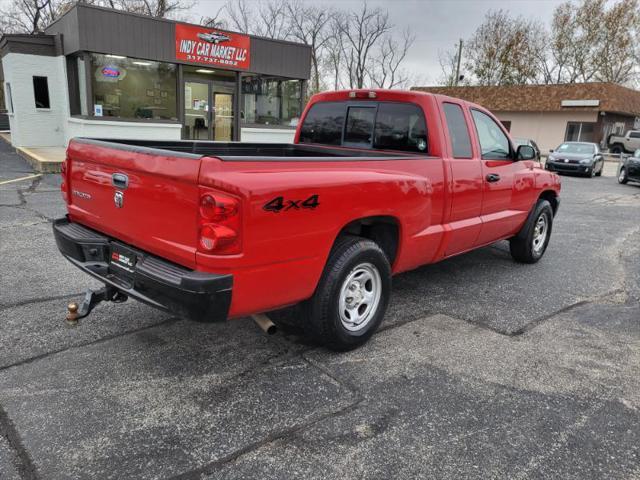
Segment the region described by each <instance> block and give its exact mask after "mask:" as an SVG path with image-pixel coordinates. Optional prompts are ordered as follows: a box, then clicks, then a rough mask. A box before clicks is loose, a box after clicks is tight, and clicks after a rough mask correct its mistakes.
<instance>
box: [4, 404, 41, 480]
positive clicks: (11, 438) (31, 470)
mask: <svg viewBox="0 0 640 480" xmlns="http://www.w3.org/2000/svg"><path fill="white" fill-rule="evenodd" d="M0 436H1V437H4V438H6V440H7V443H8V444H9V447H10V448H11V449H12V453H13V457H14V459H13V460H14V462H13V463H14V467H15V468H16V470H17V472H18V474H19V475H20V477H21V478H23V479H25V480H38V478H39V477H38V474H37V470H36V467H35V465H34V463H33V460H32V458H31V455H29V452H28V451H27V449H26V448H25V446H24V445H23V444H22V440H21V439H20V435H19V434H18V431H17V430H16V428H15V426H14V425H13V422H12V421H11V419H10V418H9V415H8V414H7V412H6V411H5V410H4V408H3V407H2V405H0Z"/></svg>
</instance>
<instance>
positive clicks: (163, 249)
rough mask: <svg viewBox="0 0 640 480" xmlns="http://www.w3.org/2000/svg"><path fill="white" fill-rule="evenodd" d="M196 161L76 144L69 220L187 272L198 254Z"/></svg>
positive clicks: (71, 156) (70, 166) (70, 163)
mask: <svg viewBox="0 0 640 480" xmlns="http://www.w3.org/2000/svg"><path fill="white" fill-rule="evenodd" d="M200 158H201V156H200V155H193V154H186V153H179V152H171V153H169V152H167V151H163V150H152V149H144V150H142V151H141V150H139V149H137V148H136V147H132V146H128V145H119V144H114V143H108V142H100V141H96V140H86V139H75V140H72V141H71V142H70V143H69V147H68V149H67V179H68V187H67V191H68V196H67V198H68V200H67V201H68V202H69V204H68V211H69V216H70V218H71V219H72V220H73V221H75V222H78V223H81V224H84V225H86V226H88V227H91V228H93V229H95V230H97V231H99V232H102V233H104V234H106V235H109V236H111V237H115V238H116V239H119V240H121V241H123V242H125V243H128V244H130V245H133V246H136V247H138V248H140V249H142V250H146V251H148V252H150V253H154V254H156V255H159V256H161V257H164V258H166V259H169V260H172V261H174V262H176V263H178V264H181V265H184V266H186V267H189V268H195V252H196V248H197V238H198V227H197V206H198V173H199V170H200Z"/></svg>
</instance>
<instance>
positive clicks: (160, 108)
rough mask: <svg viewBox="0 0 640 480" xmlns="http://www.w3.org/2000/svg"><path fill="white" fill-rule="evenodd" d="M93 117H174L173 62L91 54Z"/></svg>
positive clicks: (174, 73) (91, 108)
mask: <svg viewBox="0 0 640 480" xmlns="http://www.w3.org/2000/svg"><path fill="white" fill-rule="evenodd" d="M91 69H92V72H91V73H92V74H91V89H92V93H93V105H92V106H91V107H90V110H91V111H93V113H94V115H95V116H104V117H119V118H143V119H159V120H177V113H176V109H177V100H176V98H177V77H176V66H175V65H174V64H172V63H164V62H152V61H150V60H139V59H135V58H127V57H120V56H115V55H100V54H95V53H94V54H91Z"/></svg>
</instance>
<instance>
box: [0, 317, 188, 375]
mask: <svg viewBox="0 0 640 480" xmlns="http://www.w3.org/2000/svg"><path fill="white" fill-rule="evenodd" d="M178 321H180V319H179V318H178V317H170V318H167V319H166V320H163V321H161V322H159V323H155V324H153V325H146V326H143V327H140V328H136V329H134V330H128V331H126V332H120V333H113V334H110V335H105V336H104V337H101V338H97V339H95V340H92V341H90V342H84V343H80V344H77V345H70V346H68V347H63V348H59V349H57V350H51V351H49V352H45V353H42V354H40V355H36V356H34V357H30V358H25V359H24V360H20V361H19V362H15V363H12V364H10V365H5V366H0V372H3V371H5V370H9V369H10V368H14V367H19V366H22V365H27V364H29V363H33V362H36V361H38V360H42V359H43V358H47V357H51V356H54V355H58V354H59V353H64V352H67V351H70V350H73V349H76V348H82V347H87V346H91V345H97V344H100V343H103V342H107V341H109V340H113V339H114V338H120V337H125V336H127V335H131V334H136V333H139V332H142V331H144V330H148V329H150V328H155V327H159V326H162V325H168V324H171V323H174V322H178Z"/></svg>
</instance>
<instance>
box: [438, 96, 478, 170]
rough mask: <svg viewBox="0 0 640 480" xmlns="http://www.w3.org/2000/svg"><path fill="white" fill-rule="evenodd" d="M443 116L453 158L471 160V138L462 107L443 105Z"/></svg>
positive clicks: (453, 104) (450, 104)
mask: <svg viewBox="0 0 640 480" xmlns="http://www.w3.org/2000/svg"><path fill="white" fill-rule="evenodd" d="M443 109H444V116H445V118H446V119H447V129H448V130H449V137H450V138H449V140H450V142H451V151H452V152H453V158H471V157H472V156H473V153H472V152H471V138H470V137H469V129H468V128H467V122H466V120H465V119H464V113H462V107H461V106H460V105H457V104H455V103H444V104H443Z"/></svg>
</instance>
